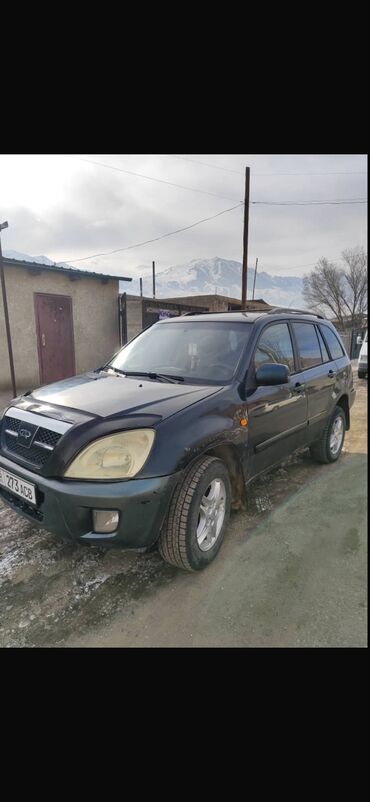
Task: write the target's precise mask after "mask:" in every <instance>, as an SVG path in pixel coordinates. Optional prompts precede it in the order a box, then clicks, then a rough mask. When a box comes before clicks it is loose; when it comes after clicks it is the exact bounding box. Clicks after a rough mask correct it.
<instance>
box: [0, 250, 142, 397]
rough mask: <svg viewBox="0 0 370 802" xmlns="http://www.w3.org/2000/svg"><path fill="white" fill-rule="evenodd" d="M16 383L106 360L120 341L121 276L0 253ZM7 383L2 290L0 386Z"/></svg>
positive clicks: (41, 380) (42, 380) (43, 380)
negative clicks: (31, 260) (28, 260)
mask: <svg viewBox="0 0 370 802" xmlns="http://www.w3.org/2000/svg"><path fill="white" fill-rule="evenodd" d="M3 265H4V276H5V284H6V291H7V298H8V311H9V323H10V331H11V338H12V348H13V356H14V369H15V377H16V383H17V388H20V389H22V390H23V389H25V388H26V389H28V388H30V389H31V388H32V387H37V386H39V385H40V384H49V383H51V382H53V381H59V380H60V379H66V378H68V377H69V376H73V375H75V374H76V373H82V372H84V371H87V370H91V369H93V368H96V367H98V366H99V365H102V364H104V363H105V362H106V361H107V360H108V359H109V357H110V356H111V355H112V354H113V353H114V352H115V351H116V350H117V349H118V347H119V345H120V323H119V303H118V301H119V281H131V278H128V277H124V276H113V275H106V274H104V273H91V272H88V271H86V270H77V269H74V268H66V267H61V266H58V265H45V264H42V263H40V264H39V263H37V262H23V261H21V260H17V259H10V258H7V257H5V256H4V257H3ZM10 387H11V378H10V369H9V359H8V349H7V338H6V329H5V321H4V309H3V304H2V299H1V293H0V390H8V389H9V388H10Z"/></svg>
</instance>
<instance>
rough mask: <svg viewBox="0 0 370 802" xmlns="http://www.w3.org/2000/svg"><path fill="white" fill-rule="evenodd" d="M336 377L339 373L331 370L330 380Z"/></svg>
mask: <svg viewBox="0 0 370 802" xmlns="http://www.w3.org/2000/svg"><path fill="white" fill-rule="evenodd" d="M336 375H337V371H336V370H331V369H330V370H329V373H328V376H329V378H330V379H334V377H335V376H336Z"/></svg>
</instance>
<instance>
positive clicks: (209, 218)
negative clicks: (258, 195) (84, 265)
mask: <svg viewBox="0 0 370 802" xmlns="http://www.w3.org/2000/svg"><path fill="white" fill-rule="evenodd" d="M241 206H244V203H242V202H240V203H238V204H237V205H236V206H231V207H230V209H224V210H223V211H222V212H217V214H213V215H212V216H211V217H204V218H203V219H202V220H197V222H196V223H192V224H191V225H190V226H184V228H177V229H176V231H170V232H169V233H168V234H162V235H161V236H160V237H154V238H153V239H148V240H145V242H138V243H136V245H127V246H126V247H125V248H116V250H114V251H105V252H104V253H94V254H92V255H91V256H83V257H80V258H78V259H64V260H63V261H64V262H85V261H86V260H87V259H96V258H97V257H98V256H111V254H113V253H121V252H122V251H129V250H131V249H132V248H140V247H141V246H142V245H149V244H150V243H151V242H158V240H161V239H165V237H172V236H173V235H174V234H179V233H180V232H181V231H188V229H189V228H194V227H195V226H199V225H200V224H201V223H206V222H207V221H208V220H214V218H215V217H220V216H221V215H222V214H226V212H232V211H233V209H238V208H240V207H241ZM56 264H57V263H56Z"/></svg>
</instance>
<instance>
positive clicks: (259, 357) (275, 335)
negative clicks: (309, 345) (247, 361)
mask: <svg viewBox="0 0 370 802" xmlns="http://www.w3.org/2000/svg"><path fill="white" fill-rule="evenodd" d="M265 362H277V363H279V364H281V365H287V366H288V368H289V370H290V372H291V373H292V372H293V371H294V354H293V346H292V341H291V339H290V332H289V329H288V326H287V324H286V323H275V324H272V325H271V326H268V327H267V328H266V329H264V331H263V332H262V334H261V336H260V339H259V341H258V345H257V348H256V352H255V355H254V366H255V368H256V370H257V368H259V366H260V365H263V364H264V363H265Z"/></svg>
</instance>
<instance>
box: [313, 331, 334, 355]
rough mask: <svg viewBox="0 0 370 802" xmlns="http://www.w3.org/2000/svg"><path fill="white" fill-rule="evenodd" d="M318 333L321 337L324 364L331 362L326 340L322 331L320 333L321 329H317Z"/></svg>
mask: <svg viewBox="0 0 370 802" xmlns="http://www.w3.org/2000/svg"><path fill="white" fill-rule="evenodd" d="M316 331H317V333H318V335H319V341H320V347H321V353H322V360H323V362H330V360H331V356H330V354H329V351H328V349H327V347H326V345H325V343H324V338H323V336H322V334H321V331H320V329H316Z"/></svg>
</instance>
